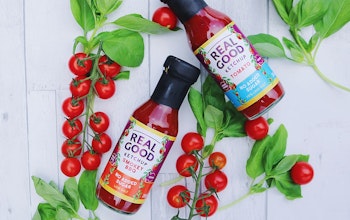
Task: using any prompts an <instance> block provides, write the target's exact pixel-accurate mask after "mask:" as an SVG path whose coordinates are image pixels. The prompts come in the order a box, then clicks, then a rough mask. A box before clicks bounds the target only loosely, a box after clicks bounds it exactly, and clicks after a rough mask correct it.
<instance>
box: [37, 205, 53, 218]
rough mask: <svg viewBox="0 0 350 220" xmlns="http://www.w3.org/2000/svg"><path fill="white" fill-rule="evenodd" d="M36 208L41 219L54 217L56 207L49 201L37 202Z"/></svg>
mask: <svg viewBox="0 0 350 220" xmlns="http://www.w3.org/2000/svg"><path fill="white" fill-rule="evenodd" d="M37 210H38V213H39V216H40V219H41V220H53V219H56V209H55V208H54V207H52V205H50V204H49V203H39V205H38V209H37Z"/></svg>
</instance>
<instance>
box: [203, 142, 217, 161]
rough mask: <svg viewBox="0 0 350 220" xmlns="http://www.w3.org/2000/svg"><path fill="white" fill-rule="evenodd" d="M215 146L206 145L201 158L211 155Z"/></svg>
mask: <svg viewBox="0 0 350 220" xmlns="http://www.w3.org/2000/svg"><path fill="white" fill-rule="evenodd" d="M214 148H215V146H214V145H212V144H209V145H206V146H205V147H204V149H203V153H202V157H203V158H207V157H209V156H210V154H211V153H213V151H214Z"/></svg>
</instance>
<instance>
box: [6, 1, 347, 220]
mask: <svg viewBox="0 0 350 220" xmlns="http://www.w3.org/2000/svg"><path fill="white" fill-rule="evenodd" d="M207 2H208V4H209V5H211V6H212V7H213V8H216V9H218V10H221V11H223V12H225V13H227V14H228V15H229V16H230V17H231V18H232V19H234V20H235V21H236V22H237V23H238V24H239V26H240V28H241V30H242V31H243V32H244V33H245V34H246V35H250V34H257V33H261V32H263V33H267V32H268V33H271V34H273V35H275V36H280V37H282V36H284V35H287V34H288V30H287V27H286V26H285V25H284V24H283V23H282V21H281V19H280V18H279V17H278V16H277V14H276V12H275V10H274V8H273V6H272V5H271V2H270V1H268V0H266V1H256V0H245V1H230V0H221V1H217V0H208V1H207ZM159 6H162V4H161V3H160V2H159V1H156V0H149V1H140V0H126V1H125V2H124V3H123V5H122V7H121V9H120V10H119V11H118V13H117V14H115V15H114V16H116V17H119V16H120V15H122V14H126V13H140V14H142V15H143V16H144V17H148V18H150V16H151V14H152V13H153V11H154V10H155V9H156V8H157V7H159ZM180 26H181V25H180ZM0 34H1V36H0V39H1V42H2V44H1V50H2V51H1V53H0V94H1V95H0V146H1V151H2V152H1V157H0V192H1V193H0V219H1V220H19V219H23V220H24V219H31V217H32V216H33V214H34V212H35V210H36V206H37V205H38V203H39V202H41V201H42V200H41V198H40V197H39V196H37V195H36V193H35V191H34V187H33V185H32V182H31V179H30V177H31V176H32V175H36V176H39V177H41V178H43V179H45V180H47V181H49V180H53V181H55V182H56V183H58V184H59V186H60V187H62V184H63V182H64V181H65V179H66V177H65V176H63V175H62V174H61V173H60V172H59V163H60V161H61V160H62V156H61V154H60V146H61V143H62V141H63V140H64V138H63V135H62V134H61V124H62V122H63V120H64V116H63V114H62V112H61V103H62V101H63V99H64V98H65V97H67V96H68V95H69V89H68V83H69V81H70V79H71V77H72V75H70V72H69V70H68V68H67V61H68V58H69V56H70V54H71V51H72V44H73V39H74V38H75V37H76V36H78V35H79V34H80V29H79V28H78V26H77V25H76V24H75V22H74V20H73V17H72V15H71V12H70V6H69V1H58V0H51V1H44V0H32V1H23V0H12V1H5V0H0ZM144 40H145V59H144V61H143V63H142V65H141V66H140V67H138V68H135V69H131V78H130V80H128V81H119V82H118V83H117V88H118V90H117V94H116V95H115V96H114V97H113V98H112V99H111V100H108V101H99V100H97V103H96V105H95V106H96V108H97V109H100V110H104V111H106V112H107V113H108V114H109V115H110V117H111V120H112V122H113V123H112V126H111V127H110V129H109V130H108V133H109V134H110V135H111V137H112V138H113V140H114V144H115V142H116V141H117V138H118V137H119V136H120V133H121V131H122V129H123V127H124V125H125V123H126V121H127V119H128V117H129V116H130V114H131V113H132V112H133V110H134V109H135V108H137V107H138V106H139V105H140V104H142V103H143V102H144V101H146V100H147V99H148V98H149V96H150V94H151V93H152V91H153V89H154V87H155V85H156V83H157V81H158V79H159V76H160V74H161V70H162V64H163V62H164V60H165V58H166V57H167V56H168V55H170V54H171V55H175V56H178V57H179V58H181V59H184V60H187V61H188V62H190V63H192V64H194V65H197V66H199V63H198V62H197V60H196V59H195V58H194V56H193V54H192V52H191V51H190V49H189V47H188V45H187V39H186V36H185V33H184V32H183V31H179V32H176V33H171V34H166V35H160V36H148V35H144ZM349 49H350V26H349V25H348V26H346V27H345V28H343V30H341V31H340V32H339V33H337V34H336V35H334V36H332V37H330V38H329V39H327V40H325V41H324V43H323V46H322V47H321V48H320V50H319V56H318V58H317V62H318V64H319V66H320V68H321V69H322V70H323V71H324V72H325V73H326V74H327V75H329V76H331V77H332V78H333V79H334V80H337V81H339V82H342V83H343V84H345V85H347V86H350V74H349V70H348V51H349ZM269 63H270V65H271V67H272V68H273V69H274V70H275V72H276V73H277V74H278V76H279V78H280V79H281V81H282V83H283V85H284V87H285V89H286V92H287V93H286V96H285V97H284V99H283V100H282V101H281V102H280V103H279V104H278V105H277V106H276V107H275V108H274V109H273V110H271V111H270V112H269V113H268V116H270V117H272V118H274V119H275V123H274V125H279V124H281V123H284V124H285V125H286V127H287V129H288V131H289V139H288V148H287V153H302V154H310V162H311V163H312V164H313V166H314V169H315V178H314V180H313V182H312V183H311V184H309V185H307V186H303V187H302V191H303V196H304V198H302V199H298V200H295V201H288V200H286V199H284V197H283V196H282V195H281V194H280V193H279V192H277V191H276V190H269V191H268V192H267V193H263V194H259V195H256V196H252V197H250V198H248V199H246V200H244V201H243V202H242V203H240V204H239V205H237V206H235V207H233V208H230V209H228V210H225V211H221V212H218V213H217V214H216V215H214V216H213V217H212V218H210V219H232V220H234V219H239V220H280V219H284V220H294V219H299V220H309V219H322V220H323V219H324V220H328V219H334V220H347V219H350V206H349V202H348V198H350V191H349V190H348V183H349V182H350V175H349V173H350V160H349V158H350V150H349V147H350V145H349V143H350V135H349V134H350V116H349V103H350V94H349V93H346V92H343V91H340V90H338V89H335V88H332V87H330V86H329V85H327V84H326V83H324V82H323V81H321V80H320V79H319V78H318V77H317V76H316V74H315V73H314V72H313V71H312V70H311V69H310V68H308V67H305V66H301V65H296V64H295V63H291V62H288V61H284V60H278V59H272V60H269ZM199 83H200V80H199V81H198V82H197V83H196V85H195V86H198V85H199ZM195 128H196V126H195V119H194V117H193V115H192V112H191V110H190V108H189V105H188V103H187V100H185V102H184V103H183V105H182V107H181V109H180V131H179V135H178V137H179V139H180V138H181V137H182V136H183V135H184V134H185V133H186V132H188V131H194V130H195ZM273 129H275V128H274V127H272V130H273ZM251 146H252V142H251V141H250V140H249V139H248V138H236V139H225V140H224V141H222V142H220V143H218V146H217V150H221V151H223V152H225V153H226V154H227V156H228V159H229V161H228V166H227V167H226V168H225V172H227V173H228V174H229V186H228V188H227V189H226V190H225V192H224V193H222V194H220V199H221V200H220V202H221V203H220V204H225V203H228V202H230V201H232V200H233V199H235V198H238V197H240V196H241V195H243V194H244V193H245V192H246V191H247V189H248V183H249V178H248V177H247V176H246V174H245V169H244V167H245V162H246V159H247V158H248V156H249V153H250V149H251ZM180 153H181V150H180V147H179V142H177V143H176V144H175V146H174V147H173V149H172V152H171V155H169V157H168V159H167V161H166V162H165V164H164V166H163V168H162V170H161V174H160V175H159V176H158V179H157V181H156V183H155V185H154V187H153V188H152V194H151V196H150V197H149V198H148V200H147V201H146V203H145V204H144V205H143V207H142V208H141V210H140V211H139V212H138V213H136V214H135V215H132V216H125V215H121V214H118V213H116V212H114V211H111V210H109V209H107V208H105V207H104V206H102V205H100V207H99V209H98V211H97V212H96V213H97V214H98V216H99V217H100V218H101V219H102V220H111V219H130V220H131V219H135V220H136V219H138V220H140V219H143V220H158V219H170V217H171V216H173V215H174V214H175V213H176V210H174V209H171V208H170V207H169V206H168V205H167V204H166V202H165V195H166V191H167V188H166V187H160V186H159V183H161V182H163V181H166V180H169V179H171V178H173V177H174V176H176V170H175V168H174V164H175V160H176V158H177V157H178V156H179V155H180ZM107 159H108V156H106V157H105V158H104V161H103V166H104V164H105V163H106V160H107ZM187 184H191V181H187ZM84 214H86V213H82V215H84Z"/></svg>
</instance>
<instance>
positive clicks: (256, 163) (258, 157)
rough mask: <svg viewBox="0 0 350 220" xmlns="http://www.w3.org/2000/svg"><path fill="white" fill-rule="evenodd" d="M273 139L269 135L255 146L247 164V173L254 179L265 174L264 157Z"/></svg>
mask: <svg viewBox="0 0 350 220" xmlns="http://www.w3.org/2000/svg"><path fill="white" fill-rule="evenodd" d="M271 139H272V138H271V136H269V135H268V136H266V137H265V138H264V139H262V140H259V141H256V142H255V143H254V145H253V148H252V150H251V152H250V156H249V158H248V160H247V164H246V172H247V174H248V176H250V177H251V178H252V179H255V178H257V177H258V176H260V175H262V174H263V173H264V172H265V170H264V163H263V157H264V154H265V151H266V149H267V148H268V147H269V146H270V143H271Z"/></svg>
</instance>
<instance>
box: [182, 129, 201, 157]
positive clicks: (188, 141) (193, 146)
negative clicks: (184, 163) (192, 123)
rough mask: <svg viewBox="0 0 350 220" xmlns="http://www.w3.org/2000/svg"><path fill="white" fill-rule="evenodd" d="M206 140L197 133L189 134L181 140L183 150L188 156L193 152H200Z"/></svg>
mask: <svg viewBox="0 0 350 220" xmlns="http://www.w3.org/2000/svg"><path fill="white" fill-rule="evenodd" d="M203 146H204V140H203V137H202V136H201V135H200V134H198V133H196V132H188V133H187V134H185V135H184V136H183V138H182V140H181V147H182V150H183V151H184V152H185V153H186V154H190V153H192V152H193V151H200V150H202V149H203Z"/></svg>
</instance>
